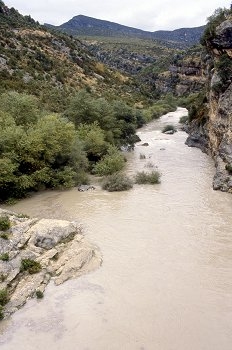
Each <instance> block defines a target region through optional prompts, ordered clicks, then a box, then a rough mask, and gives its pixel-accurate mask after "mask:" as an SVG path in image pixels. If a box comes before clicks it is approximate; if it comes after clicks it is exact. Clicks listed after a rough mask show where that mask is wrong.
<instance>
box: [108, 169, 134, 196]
mask: <svg viewBox="0 0 232 350" xmlns="http://www.w3.org/2000/svg"><path fill="white" fill-rule="evenodd" d="M132 187H133V181H132V180H131V179H130V178H129V177H128V176H126V175H125V174H121V173H117V174H113V175H111V176H108V177H107V178H106V179H105V180H104V182H103V184H102V188H103V189H104V190H107V191H109V192H115V191H127V190H129V189H130V188H132Z"/></svg>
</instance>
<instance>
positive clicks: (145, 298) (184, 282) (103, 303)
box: [0, 108, 232, 350]
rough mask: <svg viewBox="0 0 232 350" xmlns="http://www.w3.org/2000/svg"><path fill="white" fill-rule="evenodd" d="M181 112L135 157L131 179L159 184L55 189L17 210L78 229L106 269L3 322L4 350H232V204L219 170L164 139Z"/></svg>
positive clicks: (180, 141) (145, 131) (145, 138)
mask: <svg viewBox="0 0 232 350" xmlns="http://www.w3.org/2000/svg"><path fill="white" fill-rule="evenodd" d="M184 114H186V111H185V110H184V109H181V108H179V109H178V110H177V111H176V112H173V113H168V114H167V115H165V116H163V117H162V118H161V119H160V120H158V121H154V122H152V123H150V124H149V125H147V126H145V127H143V128H142V129H140V130H139V132H138V134H139V136H140V138H141V140H142V141H141V142H140V143H139V144H137V145H136V147H135V150H134V152H131V153H130V154H128V162H127V172H128V174H130V175H131V176H132V175H133V174H134V173H135V172H136V171H137V170H144V169H146V167H149V166H151V165H153V166H157V167H158V169H159V170H160V171H161V173H162V177H161V184H159V185H153V186H152V185H135V186H134V188H133V189H132V190H130V191H127V192H119V193H109V192H105V191H102V190H101V189H100V186H97V188H96V190H94V191H89V192H84V193H81V192H78V191H77V189H72V190H68V191H48V192H43V193H39V194H37V195H34V196H32V197H31V198H28V199H25V200H22V201H20V202H19V203H17V204H15V205H14V206H11V207H10V209H11V210H14V211H16V212H23V213H27V214H29V215H30V216H36V217H46V218H62V219H71V220H78V221H80V222H81V223H82V224H83V226H84V228H85V233H86V236H87V237H88V239H89V240H91V241H92V242H94V243H95V244H97V245H98V246H99V247H100V249H101V251H102V255H103V265H102V266H101V267H100V268H99V269H98V270H96V271H94V272H92V273H91V274H88V275H85V276H82V277H80V278H78V279H75V280H71V281H68V282H66V283H64V284H63V285H61V286H58V287H56V286H54V285H53V284H52V283H50V285H49V286H48V288H47V289H46V291H45V296H44V299H42V300H41V301H38V300H36V299H33V300H30V301H28V302H27V304H26V305H25V307H24V308H23V309H21V310H19V311H18V312H16V313H15V314H14V315H13V316H12V317H11V318H10V319H9V320H6V321H3V322H1V324H0V349H1V350H15V349H17V350H44V349H49V350H231V349H232V215H231V208H232V196H231V195H230V194H227V193H222V192H215V191H213V189H212V186H211V183H212V177H213V173H214V166H213V162H212V160H211V159H210V157H208V156H207V155H206V154H203V153H202V152H201V151H200V150H198V149H195V148H189V147H187V146H186V145H185V144H184V141H185V139H186V136H187V135H186V134H185V133H184V132H183V131H178V132H177V133H175V134H174V135H164V134H162V133H161V132H160V129H161V128H162V127H163V125H165V124H167V123H174V124H177V122H178V120H179V117H180V116H182V115H184ZM144 142H148V144H149V146H147V147H145V146H141V144H142V143H144ZM140 154H144V155H145V156H146V159H140Z"/></svg>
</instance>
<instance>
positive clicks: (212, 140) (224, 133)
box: [186, 15, 232, 193]
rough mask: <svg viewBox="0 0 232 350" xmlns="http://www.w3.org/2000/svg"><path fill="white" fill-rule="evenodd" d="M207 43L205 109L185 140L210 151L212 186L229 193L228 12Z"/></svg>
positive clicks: (231, 29) (231, 42)
mask: <svg viewBox="0 0 232 350" xmlns="http://www.w3.org/2000/svg"><path fill="white" fill-rule="evenodd" d="M207 45H208V46H207V49H208V55H207V56H208V59H207V60H205V61H206V62H207V63H206V66H207V69H206V70H205V73H206V75H207V80H208V84H207V86H208V87H209V89H208V91H207V107H206V110H207V112H206V113H205V112H204V123H202V113H201V111H200V112H199V111H198V118H196V119H194V120H193V121H192V122H191V124H190V126H189V130H188V131H189V134H190V135H189V137H188V139H187V141H186V143H187V144H188V145H189V146H196V147H199V148H201V149H202V150H203V151H205V152H207V153H209V154H211V155H212V157H213V159H214V161H215V167H216V172H215V175H214V178H213V188H214V189H215V190H221V191H227V192H231V193H232V61H231V60H232V18H231V15H230V16H229V17H228V19H227V20H225V21H223V22H222V23H221V24H220V25H218V26H217V27H216V30H215V35H214V37H213V38H210V39H209V42H208V43H207Z"/></svg>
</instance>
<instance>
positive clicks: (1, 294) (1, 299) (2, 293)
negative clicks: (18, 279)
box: [0, 289, 9, 306]
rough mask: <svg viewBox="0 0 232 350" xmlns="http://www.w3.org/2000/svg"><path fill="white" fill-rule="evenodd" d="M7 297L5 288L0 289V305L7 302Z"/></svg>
mask: <svg viewBox="0 0 232 350" xmlns="http://www.w3.org/2000/svg"><path fill="white" fill-rule="evenodd" d="M8 300H9V297H8V292H7V290H6V289H0V305H1V306H4V305H6V304H7V303H8Z"/></svg>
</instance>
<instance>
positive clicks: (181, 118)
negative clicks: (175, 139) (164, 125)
mask: <svg viewBox="0 0 232 350" xmlns="http://www.w3.org/2000/svg"><path fill="white" fill-rule="evenodd" d="M188 120H189V117H188V115H183V117H180V120H179V123H180V124H185V123H187V122H188Z"/></svg>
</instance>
